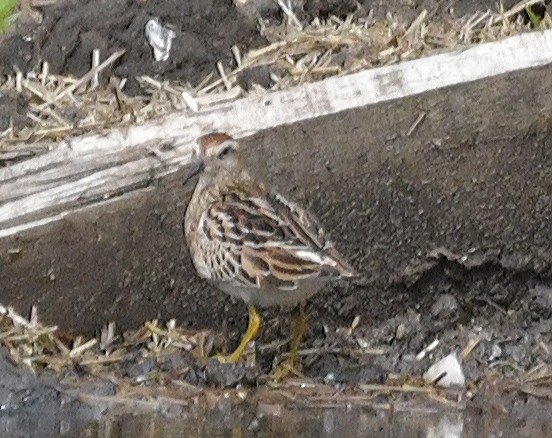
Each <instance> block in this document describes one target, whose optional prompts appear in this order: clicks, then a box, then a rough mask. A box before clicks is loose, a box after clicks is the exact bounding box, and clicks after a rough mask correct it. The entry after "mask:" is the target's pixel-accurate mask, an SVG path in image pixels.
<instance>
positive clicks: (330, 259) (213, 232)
mask: <svg viewBox="0 0 552 438" xmlns="http://www.w3.org/2000/svg"><path fill="white" fill-rule="evenodd" d="M260 190H261V189H260V188H259V187H231V188H229V190H228V191H227V193H225V194H223V195H222V198H221V201H220V202H215V203H213V204H212V205H211V207H210V208H209V209H208V210H207V211H206V215H205V216H204V217H203V221H202V222H203V232H204V233H205V236H206V237H207V238H208V239H209V240H210V241H211V242H212V243H213V244H215V243H216V245H217V246H218V247H219V248H220V249H221V250H222V252H223V253H225V257H224V258H221V259H220V260H217V262H219V261H220V264H219V263H216V265H218V266H214V268H217V269H216V270H218V271H220V270H222V271H224V272H221V273H220V277H221V279H222V278H223V277H224V278H227V279H228V276H230V275H231V276H233V279H234V280H237V281H240V282H243V283H245V284H249V285H256V286H257V287H260V286H261V284H262V283H263V282H266V281H268V282H270V283H272V284H274V285H275V286H277V287H278V288H281V289H294V288H295V287H296V282H297V281H298V280H301V279H304V278H308V277H315V276H327V275H339V274H344V273H345V274H346V271H347V270H348V266H347V264H346V263H345V262H344V261H343V260H342V258H341V256H339V254H338V253H337V251H335V250H333V248H331V247H330V246H328V243H327V241H326V239H325V238H324V234H323V232H322V229H321V228H320V226H319V224H318V223H317V222H316V221H315V220H314V219H313V218H312V217H310V215H309V214H308V213H307V212H306V211H305V210H302V209H299V208H298V207H297V206H295V205H293V204H291V203H289V202H287V201H286V200H285V199H283V198H282V197H280V196H277V195H276V196H273V195H270V196H268V197H261V196H256V195H257V193H256V192H258V191H260Z"/></svg>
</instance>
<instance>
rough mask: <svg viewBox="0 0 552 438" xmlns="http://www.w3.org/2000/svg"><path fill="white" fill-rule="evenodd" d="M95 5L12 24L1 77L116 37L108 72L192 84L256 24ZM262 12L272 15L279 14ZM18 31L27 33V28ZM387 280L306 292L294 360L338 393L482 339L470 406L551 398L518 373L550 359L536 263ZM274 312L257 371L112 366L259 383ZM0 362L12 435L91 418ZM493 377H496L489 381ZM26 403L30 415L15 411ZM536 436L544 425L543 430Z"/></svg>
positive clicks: (126, 374)
mask: <svg viewBox="0 0 552 438" xmlns="http://www.w3.org/2000/svg"><path fill="white" fill-rule="evenodd" d="M334 3H336V2H331V1H330V2H321V1H320V2H318V1H315V2H310V3H309V6H308V7H307V8H306V10H305V12H304V14H305V16H307V17H312V16H314V15H316V14H318V15H324V14H327V13H328V12H329V11H332V12H336V11H337V13H341V14H345V13H347V12H350V10H351V9H352V8H353V6H352V4H353V2H347V1H346V2H340V5H339V7H337V9H335V8H336V7H335V5H334ZM363 3H365V4H367V5H370V4H371V6H373V7H374V8H375V11H376V13H377V14H380V15H384V13H385V11H386V10H392V11H393V12H394V13H396V14H398V15H403V16H405V17H409V18H411V17H414V16H415V15H416V14H417V13H418V12H419V11H420V10H421V9H422V8H427V9H429V10H430V11H435V12H436V13H449V12H450V8H453V9H454V12H453V13H454V14H456V15H462V14H467V13H473V12H474V11H475V10H477V9H478V8H480V9H486V8H487V7H489V4H488V2H486V1H448V2H438V1H431V0H427V1H422V2H416V4H415V6H408V5H406V4H407V3H408V2H401V1H398V2H363ZM508 3H515V2H505V4H506V6H510V5H509V4H508ZM98 4H99V2H97V1H89V2H87V1H82V2H79V6H78V7H74V6H70V7H67V6H64V5H61V4H60V5H54V6H47V7H44V8H42V9H41V11H42V13H43V14H44V18H43V22H42V23H41V24H40V25H38V26H32V25H30V24H29V23H27V24H22V25H21V28H19V29H18V30H17V32H18V33H17V34H15V35H13V36H11V37H9V38H8V39H7V40H6V41H4V42H3V43H2V45H1V46H0V74H8V73H11V72H13V66H17V67H18V68H20V69H21V70H23V71H26V70H28V69H30V68H32V66H34V65H35V64H36V63H37V62H38V61H39V60H41V59H42V60H47V61H48V62H49V63H50V65H51V68H52V70H53V72H59V73H65V74H66V73H71V74H75V75H82V74H83V73H85V72H86V71H87V70H88V69H89V64H90V51H91V49H92V48H96V47H99V48H100V49H101V50H102V53H110V52H112V51H114V50H116V49H119V48H126V49H127V54H126V55H125V56H124V57H123V58H122V59H121V60H120V62H118V63H117V64H116V65H115V66H114V69H113V72H114V73H115V74H117V75H119V76H128V77H129V78H132V77H133V76H136V75H140V74H148V75H152V76H158V77H164V78H172V79H179V80H182V81H190V82H191V83H194V82H197V81H199V80H201V79H202V78H203V77H205V76H206V75H207V74H208V73H209V72H211V71H212V70H213V69H214V65H215V63H216V62H217V61H219V60H222V61H224V62H225V63H227V64H228V65H230V64H232V62H233V59H232V55H231V51H230V49H231V47H232V45H234V44H237V45H238V46H240V47H241V48H242V50H245V49H247V48H254V47H257V46H260V45H261V44H263V42H264V41H263V39H262V37H261V36H260V35H259V33H258V31H257V30H256V28H255V26H254V24H252V23H251V22H248V21H247V20H242V19H241V18H240V16H239V15H238V12H236V10H235V9H234V7H233V6H232V4H231V3H230V2H229V1H222V0H212V1H196V2H177V1H171V0H166V1H159V2H155V3H154V2H145V3H142V2H136V1H135V2H133V1H120V0H117V1H105V2H101V6H98ZM384 4H385V6H383V5H384ZM269 13H270V14H276V13H275V12H274V11H272V12H269ZM150 16H158V17H161V19H162V20H166V21H168V22H171V24H173V25H174V26H175V27H176V29H177V31H178V36H177V39H176V41H175V42H174V45H175V50H174V52H173V56H172V57H171V59H170V61H168V62H166V63H160V64H157V63H154V62H153V59H152V56H151V50H150V47H149V46H148V45H147V43H146V42H145V40H144V38H143V27H144V24H145V22H146V20H147V19H148V18H149V17H150ZM272 18H273V19H279V17H278V16H277V14H276V15H272ZM22 35H30V36H31V38H25V39H24V38H22ZM129 86H130V87H132V84H130V85H129ZM1 99H4V101H2V100H1ZM0 102H1V103H2V108H3V109H0V119H1V118H2V117H5V114H2V111H4V112H8V114H10V115H12V116H13V114H14V110H16V109H18V110H19V111H20V112H21V113H24V106H25V103H22V102H17V103H14V102H16V101H12V100H11V99H10V98H9V97H8V98H6V97H2V96H0ZM542 141H543V142H544V147H543V148H542V149H545V148H548V150H552V140H551V139H550V138H547V139H544V140H542ZM548 205H549V199H548V200H546V199H544V198H543V205H542V209H543V211H539V205H537V206H536V210H535V212H536V213H537V214H543V215H545V214H547V211H546V209H547V206H548ZM547 259H549V257H543V260H547ZM390 282H391V287H389V288H388V289H387V290H388V291H390V293H389V294H386V295H385V296H381V297H379V299H376V300H375V301H374V302H372V303H370V310H369V312H366V311H365V310H366V309H363V310H361V306H362V304H363V303H359V302H358V300H356V299H355V298H354V297H347V298H345V299H343V300H332V301H326V299H327V296H325V295H320V296H319V297H317V298H316V300H315V303H314V305H313V306H311V307H310V315H309V317H310V320H311V325H310V328H309V332H308V336H307V339H306V342H305V344H304V345H303V347H302V348H303V349H304V350H306V352H305V355H304V356H303V365H304V372H305V375H306V376H307V377H310V378H312V379H313V380H314V381H315V382H319V383H326V384H328V385H331V386H332V387H333V388H335V390H336V391H341V390H343V389H344V388H346V387H351V386H355V385H358V384H362V383H384V382H386V381H387V380H388V379H389V378H390V376H392V375H396V374H400V375H403V376H405V375H410V376H413V377H419V376H420V375H421V373H422V372H423V371H425V370H426V369H427V368H428V366H429V365H430V364H431V363H433V362H434V361H435V360H436V359H438V358H441V357H443V356H445V355H447V354H449V353H454V354H459V353H460V352H461V351H462V349H464V348H465V347H466V346H467V345H468V343H469V342H470V341H472V340H474V339H479V340H480V341H479V343H478V345H477V347H476V348H475V349H474V351H473V353H472V354H471V356H470V357H469V358H468V359H467V360H466V361H465V363H463V371H464V373H465V375H466V379H467V381H468V382H470V384H471V385H473V389H474V393H473V399H472V400H471V401H470V405H471V406H472V407H473V408H475V409H478V410H480V412H489V411H502V410H506V411H512V410H515V409H522V408H524V407H527V408H529V409H531V408H532V407H533V406H536V405H541V404H542V403H548V401H549V400H550V399H552V394H551V393H550V392H549V391H547V390H544V389H541V388H535V387H533V386H531V385H527V384H525V383H527V382H526V381H525V380H524V374H525V372H526V371H527V370H529V369H530V368H532V367H535V366H537V365H539V364H540V363H550V362H551V361H552V357H551V352H552V274H551V271H550V266H549V265H548V264H547V262H546V261H543V262H540V261H539V260H538V259H536V258H528V259H523V260H520V259H512V258H508V257H505V256H502V255H501V254H500V253H499V252H492V251H491V252H488V253H485V254H481V253H479V252H476V253H473V254H470V253H467V254H462V255H458V256H457V255H454V254H450V253H448V252H447V251H446V250H443V251H441V252H436V253H435V254H433V257H428V258H427V260H426V262H425V263H421V264H420V265H419V266H410V267H409V268H408V269H407V270H406V271H404V272H403V273H402V274H401V275H398V276H397V277H396V278H393V279H391V280H390ZM420 297H421V298H420ZM327 305H329V306H333V307H334V308H333V309H332V313H335V314H337V315H343V317H342V318H339V317H338V318H336V319H335V320H327V319H326V318H318V315H317V312H316V310H314V309H324V308H325V306H327ZM231 307H232V308H233V309H234V308H237V305H234V306H231ZM356 309H359V311H358V315H359V316H360V321H359V327H358V328H357V329H355V330H353V331H352V332H349V328H350V324H351V323H352V321H351V320H350V318H348V317H349V315H355V314H356ZM244 313H245V312H244ZM275 316H276V311H273V312H267V315H266V319H267V325H266V330H265V331H264V332H263V334H262V336H261V339H260V341H259V342H258V347H259V352H258V367H257V368H246V367H244V366H241V365H240V366H235V367H231V366H230V367H223V366H220V365H218V364H217V363H215V362H209V363H208V364H207V365H206V366H202V365H199V364H198V363H197V362H196V361H195V360H193V359H192V358H191V357H188V356H186V355H181V356H178V357H168V358H161V359H159V360H157V361H156V360H151V359H143V358H140V357H138V356H135V357H132V356H129V358H128V360H127V361H126V362H124V363H123V364H122V366H121V367H120V368H119V369H118V370H117V371H116V375H117V376H116V377H117V378H121V379H125V381H126V382H130V383H131V384H135V385H137V386H139V385H149V384H151V385H153V384H154V383H155V382H157V379H158V376H159V375H160V373H165V374H167V375H173V374H174V375H177V376H179V378H180V379H182V380H183V381H185V382H186V383H189V384H191V385H192V386H197V387H211V388H212V387H224V386H230V387H232V386H236V385H243V386H244V387H251V386H255V385H257V384H258V383H262V382H263V381H264V375H265V374H266V373H267V372H268V371H269V370H270V369H271V367H272V365H273V359H274V356H275V354H277V353H278V354H280V353H282V352H285V351H286V349H287V345H285V344H284V345H277V346H276V347H274V348H268V347H267V345H268V346H269V345H273V344H272V342H273V341H275V340H285V339H287V336H288V334H289V333H288V329H287V325H286V324H285V323H284V322H285V321H283V319H282V318H278V319H276V318H275ZM242 323H243V320H241V321H238V322H236V321H229V325H230V327H231V330H230V331H229V333H228V337H229V338H230V339H232V340H233V342H234V343H235V341H236V340H237V339H238V337H239V331H240V329H241V328H242V327H241V325H242ZM435 339H437V340H438V341H439V344H438V346H437V347H436V348H435V349H434V350H433V351H432V352H431V353H429V354H428V355H427V356H426V357H425V358H424V359H422V360H417V359H416V355H417V354H418V353H419V352H420V351H421V350H422V349H423V348H424V347H426V346H428V345H429V344H430V343H431V342H432V341H434V340H435ZM233 346H234V345H233V344H232V345H229V346H228V348H231V347H233ZM366 346H369V347H370V348H372V349H377V350H379V352H378V354H374V352H373V351H372V352H371V353H366V352H363V347H366ZM309 350H310V353H309ZM336 350H339V351H338V352H336ZM0 373H1V375H0V410H1V413H0V424H2V425H3V429H4V430H5V431H11V432H12V435H11V436H16V435H15V434H16V432H18V431H23V430H25V428H24V427H23V426H22V425H26V427H28V428H29V429H28V430H35V429H36V427H41V428H42V427H43V428H44V430H45V431H46V430H53V429H51V428H55V427H59V428H60V432H59V433H62V432H63V427H62V426H60V425H63V424H64V421H66V420H65V419H66V418H71V419H72V420H71V421H74V419H75V418H78V421H82V422H83V423H85V422H87V421H89V420H92V419H94V418H97V417H98V416H99V412H100V410H99V409H98V408H97V406H96V407H90V406H88V405H86V404H83V403H81V402H78V401H75V399H74V398H73V397H71V396H69V395H67V392H66V389H67V383H63V384H62V383H60V380H59V377H57V376H53V375H48V374H47V375H41V376H38V377H37V376H35V375H33V374H32V373H30V372H29V371H27V370H26V369H25V368H22V367H18V366H16V365H15V364H13V363H12V362H11V360H10V359H9V357H8V356H7V355H6V354H5V352H3V351H2V352H1V355H0ZM83 376H84V377H86V378H87V379H91V382H92V383H90V384H88V386H87V387H86V388H84V389H82V388H81V389H82V390H83V391H84V392H87V393H90V394H94V395H98V396H104V395H105V396H111V395H115V394H116V393H117V390H118V388H117V383H116V379H114V380H113V382H115V383H113V382H111V381H107V382H106V380H105V379H94V377H93V376H89V375H88V373H87V370H86V369H81V368H79V367H76V368H75V369H74V370H71V371H68V372H67V373H66V375H65V376H63V378H64V381H65V382H67V381H68V380H72V379H73V378H75V377H83ZM498 376H500V379H498V380H497V378H498ZM498 381H500V382H501V383H500V384H499V386H498V387H497V386H495V384H496V382H498ZM476 388H478V390H475V389H476ZM37 406H41V413H45V414H46V416H45V418H50V419H51V423H49V425H45V424H44V423H40V426H39V423H38V422H37V418H36V417H35V416H33V414H32V413H33V412H36V407H37ZM60 406H62V407H63V408H62V409H59V407H60ZM25 412H26V413H28V415H29V416H25V415H23V414H21V413H25ZM49 412H50V413H53V414H51V415H50V414H48V413H49ZM15 413H17V414H16V415H15ZM77 413H78V415H77ZM48 421H50V420H48ZM221 421H222V420H221ZM251 421H253V420H251ZM222 423H224V421H222ZM248 425H250V423H248ZM35 426H36V427H35ZM33 427H34V428H35V429H33ZM248 427H249V426H248ZM380 430H381V429H380ZM44 436H51V434H49V433H47V434H45V435H44ZM313 436H315V434H313ZM318 436H319V435H318ZM328 436H329V435H328ZM520 436H521V435H520ZM541 436H546V432H544V435H541Z"/></svg>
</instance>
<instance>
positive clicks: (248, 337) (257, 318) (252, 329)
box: [216, 304, 262, 363]
mask: <svg viewBox="0 0 552 438" xmlns="http://www.w3.org/2000/svg"><path fill="white" fill-rule="evenodd" d="M261 323H262V319H261V315H260V314H259V312H258V311H257V308H256V307H255V305H254V304H250V305H249V325H248V326H247V331H246V332H245V335H243V338H242V340H241V342H240V345H238V348H236V349H235V350H234V352H233V353H232V354H230V355H228V356H223V355H220V354H219V355H217V356H216V358H217V360H218V361H219V362H221V363H236V362H237V361H238V360H240V358H241V357H242V356H243V353H244V351H245V349H246V348H247V346H248V345H249V343H250V342H251V341H253V340H254V339H255V338H256V337H257V335H258V334H259V330H260V329H261Z"/></svg>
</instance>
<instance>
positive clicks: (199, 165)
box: [182, 161, 203, 186]
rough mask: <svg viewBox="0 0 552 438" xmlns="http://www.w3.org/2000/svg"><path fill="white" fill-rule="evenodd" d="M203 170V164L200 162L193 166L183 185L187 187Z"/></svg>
mask: <svg viewBox="0 0 552 438" xmlns="http://www.w3.org/2000/svg"><path fill="white" fill-rule="evenodd" d="M202 170H203V162H202V161H198V162H197V163H194V164H192V168H191V169H190V173H188V175H187V176H186V178H184V181H183V182H182V185H183V186H185V185H186V184H188V182H189V181H190V180H191V179H193V178H194V177H196V176H197V175H199V174H200V173H201V171H202Z"/></svg>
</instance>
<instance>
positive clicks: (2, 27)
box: [0, 0, 18, 33]
mask: <svg viewBox="0 0 552 438" xmlns="http://www.w3.org/2000/svg"><path fill="white" fill-rule="evenodd" d="M17 2H18V0H0V33H3V32H5V31H6V29H7V28H8V26H9V25H10V22H11V17H12V15H13V12H14V9H15V7H16V6H17Z"/></svg>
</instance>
